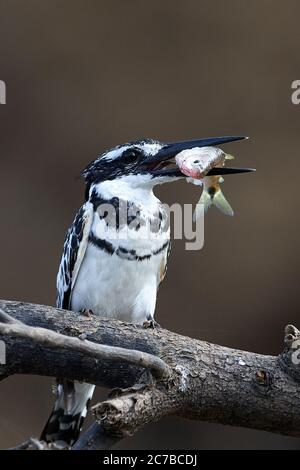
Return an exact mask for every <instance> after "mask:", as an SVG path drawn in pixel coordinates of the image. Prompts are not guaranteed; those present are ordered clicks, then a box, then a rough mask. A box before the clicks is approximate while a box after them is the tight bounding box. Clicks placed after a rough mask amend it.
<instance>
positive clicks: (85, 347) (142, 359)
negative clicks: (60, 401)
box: [0, 311, 170, 379]
mask: <svg viewBox="0 0 300 470" xmlns="http://www.w3.org/2000/svg"><path fill="white" fill-rule="evenodd" d="M2 319H5V321H6V323H1V320H2ZM0 335H4V336H9V337H11V338H23V339H28V340H31V341H33V342H34V343H36V344H39V345H41V346H45V347H47V348H51V349H55V350H57V351H58V350H61V349H63V350H67V351H75V352H78V353H82V354H84V355H85V356H88V357H93V358H95V359H104V360H107V359H109V360H110V361H114V362H120V361H125V362H128V364H133V365H137V366H141V367H145V368H147V369H149V370H150V371H151V372H152V374H153V376H154V377H155V378H157V379H163V378H167V377H168V376H169V375H170V368H169V367H168V366H167V364H166V363H165V362H164V361H162V360H161V359H160V358H159V357H156V356H153V355H152V354H148V353H144V352H141V351H135V350H132V349H125V348H120V347H115V346H105V345H103V344H96V343H92V342H91V341H87V340H85V339H81V337H79V338H72V337H69V336H65V335H62V334H60V333H56V332H54V331H51V330H47V329H46V328H40V327H30V326H27V325H25V324H24V323H21V322H20V321H16V320H14V318H13V317H11V316H10V315H8V314H5V312H4V311H0Z"/></svg>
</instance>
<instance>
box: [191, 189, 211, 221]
mask: <svg viewBox="0 0 300 470" xmlns="http://www.w3.org/2000/svg"><path fill="white" fill-rule="evenodd" d="M212 204H213V201H212V198H211V197H210V195H209V194H208V192H207V191H205V189H203V191H202V194H201V197H200V199H199V201H198V203H197V206H196V209H195V211H194V214H193V221H194V222H195V221H196V220H197V219H199V217H200V215H201V214H202V206H203V207H204V212H207V211H208V209H209V208H210V207H211V206H212Z"/></svg>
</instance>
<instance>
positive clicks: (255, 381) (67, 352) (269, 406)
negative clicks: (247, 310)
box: [0, 301, 300, 450]
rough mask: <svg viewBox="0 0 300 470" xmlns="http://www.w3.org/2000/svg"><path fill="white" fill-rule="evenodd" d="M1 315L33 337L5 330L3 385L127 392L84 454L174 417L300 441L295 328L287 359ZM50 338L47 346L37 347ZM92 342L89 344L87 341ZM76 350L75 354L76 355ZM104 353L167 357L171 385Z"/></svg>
mask: <svg viewBox="0 0 300 470" xmlns="http://www.w3.org/2000/svg"><path fill="white" fill-rule="evenodd" d="M0 307H1V308H2V309H3V310H4V311H5V312H7V314H8V315H10V316H11V317H13V318H14V319H16V320H19V321H21V320H22V321H24V323H26V325H27V326H26V328H28V330H26V332H27V331H28V335H27V334H26V335H25V336H24V334H23V333H22V334H19V332H20V331H21V326H22V325H21V326H20V325H18V328H17V329H16V327H17V325H16V324H14V323H13V324H12V323H6V324H4V323H3V324H2V325H1V330H0V331H1V332H2V333H0V334H2V336H0V339H2V340H4V341H5V343H6V357H7V363H6V364H0V376H1V375H2V377H4V378H5V377H7V376H8V375H12V374H16V373H29V374H40V375H49V376H54V377H66V378H69V379H71V380H83V381H87V382H89V383H95V384H96V385H102V386H106V387H109V388H116V387H119V388H121V389H122V390H113V391H112V393H111V395H110V397H109V399H108V400H106V401H105V402H103V403H100V404H98V405H96V406H95V407H94V408H93V411H94V415H95V418H96V420H97V423H96V424H94V425H92V427H91V428H90V429H89V430H88V431H87V433H86V434H85V435H82V436H81V438H80V440H79V441H78V443H77V444H76V446H74V450H75V449H76V447H78V448H102V449H103V448H109V447H110V446H111V445H113V444H114V443H115V442H117V440H118V439H121V438H123V437H125V436H128V435H132V434H133V433H134V432H136V430H138V429H139V428H140V427H141V426H143V425H145V424H147V423H150V422H154V421H157V420H159V419H161V418H162V417H163V416H166V415H178V416H182V417H185V418H190V419H196V420H205V421H210V422H218V423H223V424H230V425H235V426H244V427H250V428H256V429H263V430H267V431H272V432H277V433H281V434H286V435H290V436H298V437H300V393H299V386H300V366H299V364H298V362H300V361H298V353H299V358H300V349H299V346H300V341H299V339H300V333H299V331H298V330H297V329H296V328H295V327H292V326H289V327H288V328H287V329H286V336H285V349H284V351H283V353H282V354H280V355H279V356H277V357H275V356H265V355H261V354H256V353H251V352H247V351H240V350H236V349H230V348H226V347H222V346H219V345H215V344H210V343H207V342H205V341H199V340H195V339H191V338H187V337H183V336H180V335H177V334H175V333H172V332H170V331H167V330H163V329H156V330H148V329H147V330H145V329H143V328H142V327H136V326H134V325H131V324H127V323H122V322H119V321H112V320H108V319H104V318H99V317H97V316H93V317H92V318H90V319H88V318H87V317H85V316H83V315H80V314H78V313H75V312H68V311H64V310H58V309H55V308H52V307H46V306H38V305H32V304H27V303H20V302H6V301H0ZM12 327H13V330H12V329H11V328H12ZM32 327H37V328H32ZM40 328H42V329H43V330H42V332H43V338H44V339H43V341H38V342H36V341H35V340H34V337H35V334H36V331H38V332H39V331H40ZM44 329H47V330H46V331H47V335H45V332H44ZM53 330H55V331H56V333H55V334H54V335H55V339H57V334H59V341H58V342H57V343H55V347H54V346H53V342H52V338H54V337H53V336H52V335H51V333H52V334H53ZM22 332H24V328H23V326H22ZM4 333H5V334H4ZM49 334H50V336H48V335H49ZM16 335H17V336H16ZM82 335H85V337H88V339H89V341H82V340H80V339H78V338H80V337H82ZM45 338H46V339H45ZM49 338H50V340H49ZM69 340H72V341H71V343H72V346H71V348H68V346H66V345H69V344H70V343H69ZM86 343H88V345H89V347H90V345H92V347H91V349H89V348H88V350H87V351H86V350H85V348H82V345H85V344H86ZM96 343H100V345H101V343H102V344H103V343H104V344H105V345H107V346H112V347H116V348H119V347H122V348H125V349H126V350H127V351H128V350H129V349H133V350H137V351H139V352H143V353H148V354H150V355H151V357H152V356H157V359H158V358H160V360H161V361H163V363H164V364H167V369H168V373H169V376H168V377H166V375H164V379H163V380H156V381H153V380H149V375H148V376H147V374H145V369H144V367H140V365H141V363H140V362H139V361H136V362H134V361H133V362H128V361H127V360H126V358H127V356H126V355H125V356H121V357H122V359H121V358H120V360H117V361H116V360H115V359H114V358H112V357H111V356H110V354H106V355H104V356H101V360H99V359H98V357H97V356H96V357H95V352H96V351H97V350H98V349H97V348H98V346H99V344H98V345H97V344H96ZM298 343H299V345H298ZM73 346H74V347H73ZM75 346H76V347H75ZM94 348H95V350H94ZM107 352H108V350H107ZM99 357H100V355H99ZM143 364H145V363H144V362H143ZM152 364H153V362H152ZM154 364H156V362H154ZM126 388H127V389H126ZM124 389H125V390H124Z"/></svg>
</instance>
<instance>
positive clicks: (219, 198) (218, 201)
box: [208, 189, 234, 216]
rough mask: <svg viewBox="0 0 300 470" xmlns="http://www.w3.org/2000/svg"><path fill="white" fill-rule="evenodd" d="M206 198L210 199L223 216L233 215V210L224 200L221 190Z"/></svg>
mask: <svg viewBox="0 0 300 470" xmlns="http://www.w3.org/2000/svg"><path fill="white" fill-rule="evenodd" d="M208 197H211V200H212V204H213V205H214V206H216V207H217V208H218V209H219V210H220V211H221V212H223V214H225V215H230V216H233V215H234V212H233V209H232V207H231V205H230V204H229V202H228V201H227V199H226V198H225V196H224V194H223V193H222V191H221V189H219V190H218V191H216V192H215V194H214V195H212V196H209V195H208Z"/></svg>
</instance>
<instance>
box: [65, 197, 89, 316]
mask: <svg viewBox="0 0 300 470" xmlns="http://www.w3.org/2000/svg"><path fill="white" fill-rule="evenodd" d="M93 214H94V211H93V205H92V204H91V203H90V202H86V203H85V204H84V205H83V206H82V207H81V208H80V210H79V211H78V213H77V214H76V217H75V219H74V221H73V223H72V225H71V226H70V228H69V230H68V231H67V234H66V238H65V242H64V248H63V254H62V258H61V262H60V266H59V270H58V274H57V279H56V289H57V295H56V306H57V307H58V308H65V309H69V308H70V300H71V293H72V289H73V287H74V285H75V282H76V278H77V276H78V273H79V269H80V266H81V263H82V260H83V258H84V255H85V251H86V248H87V245H88V237H89V233H90V229H91V225H92V222H93Z"/></svg>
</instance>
